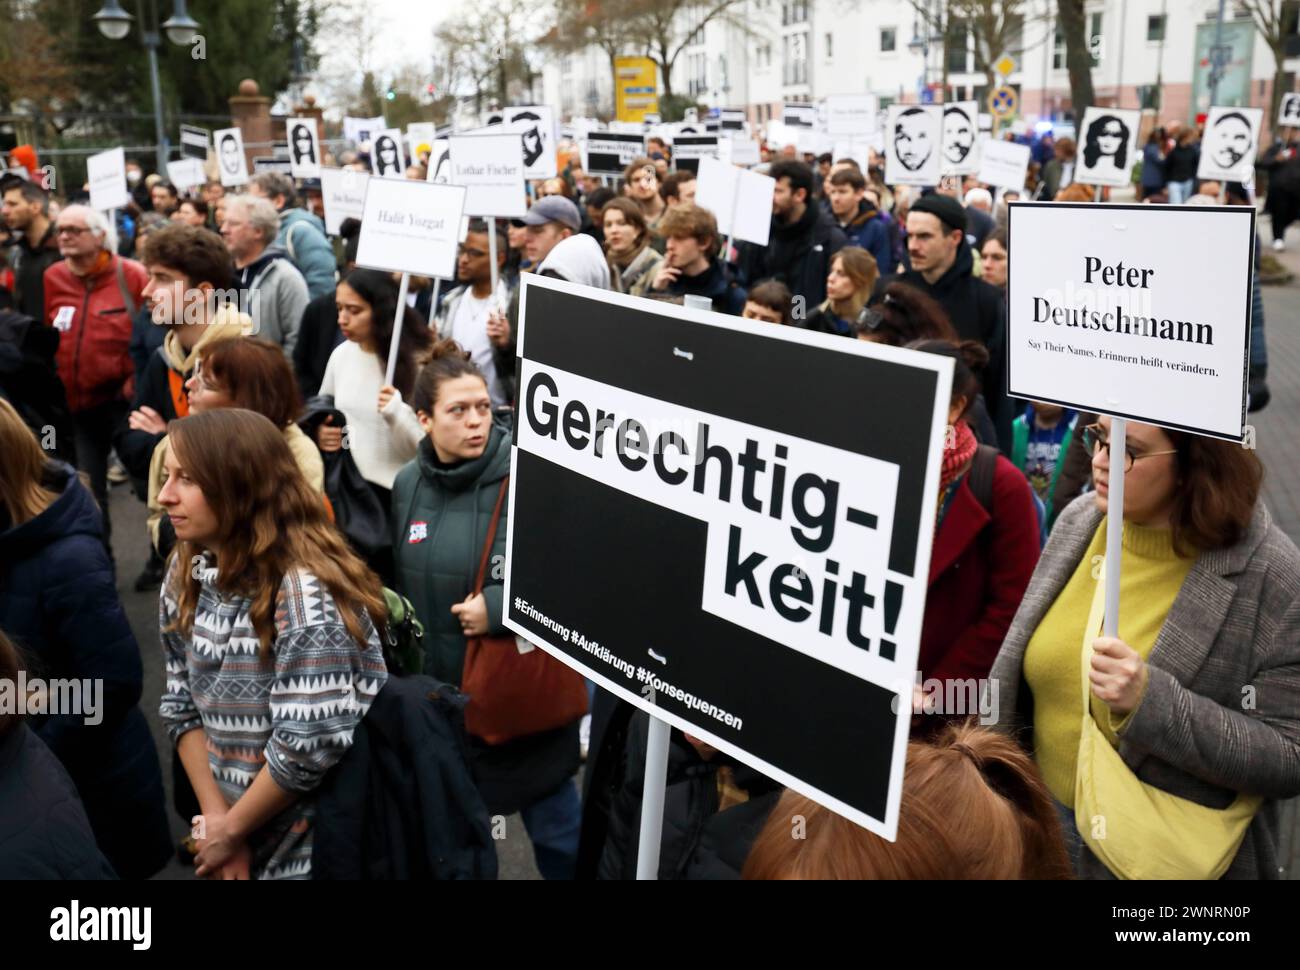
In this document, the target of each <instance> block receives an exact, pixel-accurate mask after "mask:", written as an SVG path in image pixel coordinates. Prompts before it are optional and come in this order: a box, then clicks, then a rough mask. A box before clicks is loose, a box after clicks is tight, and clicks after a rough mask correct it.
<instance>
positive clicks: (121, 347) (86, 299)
mask: <svg viewBox="0 0 1300 970" xmlns="http://www.w3.org/2000/svg"><path fill="white" fill-rule="evenodd" d="M118 263H121V266H122V278H123V280H124V282H125V284H126V285H125V289H126V292H127V294H129V295H130V297H131V300H132V301H133V302H134V303H135V308H136V310H139V309H140V307H141V305H142V304H143V302H144V297H143V296H142V295H141V291H143V290H144V285H145V283H146V282H147V280H148V279H149V274H148V272H147V271H146V270H145V268H144V267H143V266H141V265H140V264H139V263H137V262H136V261H135V260H132V259H123V258H122V257H120V256H117V255H114V256H112V258H111V259H110V260H109V262H108V264H107V265H106V266H105V267H104V269H103V270H102V271H100V272H99V273H97V274H94V275H92V276H89V277H81V276H77V275H76V274H75V273H73V272H72V270H71V268H69V266H68V262H67V260H63V261H61V262H58V263H55V264H54V265H53V266H51V267H50V268H49V269H47V270H46V271H45V322H46V323H47V324H48V325H50V326H57V327H58V329H59V330H61V331H62V333H61V334H60V337H59V350H58V353H57V354H56V356H55V364H56V366H57V367H58V371H59V377H60V379H62V381H63V386H64V388H65V389H66V390H67V392H68V410H70V411H73V412H76V411H85V410H87V409H88V408H93V407H96V406H98V405H100V404H106V403H108V402H109V401H113V400H117V399H120V398H123V397H125V396H126V394H125V392H126V390H127V387H126V384H127V382H128V381H129V380H130V378H131V377H132V375H133V374H134V373H135V368H134V366H133V365H132V363H131V355H130V354H129V353H128V347H129V346H130V343H131V323H132V314H131V312H130V310H129V309H128V308H127V305H126V300H125V299H124V298H123V295H122V289H123V287H122V286H121V285H119V283H118V276H117V264H118Z"/></svg>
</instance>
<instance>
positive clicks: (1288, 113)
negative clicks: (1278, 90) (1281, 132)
mask: <svg viewBox="0 0 1300 970" xmlns="http://www.w3.org/2000/svg"><path fill="white" fill-rule="evenodd" d="M1277 124H1278V127H1279V128H1300V94H1284V95H1282V105H1281V107H1279V108H1278V113H1277Z"/></svg>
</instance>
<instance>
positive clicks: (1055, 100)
mask: <svg viewBox="0 0 1300 970" xmlns="http://www.w3.org/2000/svg"><path fill="white" fill-rule="evenodd" d="M990 2H995V0H990ZM1276 2H1279V3H1280V4H1281V5H1282V8H1283V12H1284V15H1285V16H1284V21H1285V22H1286V23H1287V24H1288V26H1289V28H1290V32H1291V34H1292V37H1291V42H1290V44H1289V48H1288V53H1294V54H1295V56H1296V60H1295V61H1294V62H1292V61H1287V62H1285V66H1286V67H1287V68H1288V69H1294V68H1297V67H1300V36H1296V35H1295V29H1296V28H1295V23H1296V14H1297V8H1300V2H1297V0H1276ZM1016 6H1017V9H1018V11H1019V13H1020V14H1021V23H1020V24H1019V27H1018V29H1016V30H1014V31H1012V33H1011V36H1010V40H1009V43H1008V44H1007V50H1006V51H1005V53H1006V54H1008V55H1009V56H1010V57H1011V60H1012V61H1013V62H1014V65H1015V66H1014V70H1013V71H1012V73H1011V74H1010V75H1009V77H1008V78H1007V81H1008V83H1009V84H1010V86H1011V87H1012V88H1014V89H1015V90H1016V92H1017V94H1018V96H1019V117H1020V118H1021V119H1023V120H1025V121H1027V122H1030V123H1035V122H1039V121H1044V120H1052V121H1058V122H1060V121H1064V120H1068V119H1071V118H1072V117H1073V105H1072V103H1071V98H1070V80H1069V74H1068V72H1067V70H1066V57H1065V42H1064V37H1063V34H1062V32H1061V29H1060V24H1059V18H1058V16H1057V0H1023V2H1022V3H1018V4H1016ZM918 7H920V8H922V9H924V10H926V11H927V12H928V14H929V16H922V15H921V14H920V13H919V12H918ZM946 7H947V5H946V3H945V2H944V0H916V2H915V3H914V2H912V0H745V2H743V3H741V4H738V5H737V6H736V7H735V8H734V11H733V13H732V15H731V16H730V17H729V18H727V19H726V20H722V19H719V20H715V21H712V22H710V23H708V24H706V25H705V26H704V29H703V30H702V31H701V33H700V36H699V38H698V40H697V42H696V43H694V44H692V45H690V46H688V47H686V48H684V49H683V51H682V53H681V55H680V56H679V57H678V59H677V61H676V63H675V64H674V66H673V78H672V80H673V90H674V91H675V92H679V93H683V94H688V95H690V96H691V97H693V98H694V99H695V100H696V101H697V102H698V103H700V104H702V105H706V106H708V107H728V108H742V109H744V110H745V111H746V112H747V114H748V116H749V118H750V120H751V121H753V122H762V121H766V120H767V119H768V118H771V117H774V116H776V115H777V114H779V112H780V109H781V104H782V103H783V102H785V101H815V100H818V99H820V98H823V97H825V96H826V95H828V94H840V93H848V92H861V91H870V92H873V93H875V94H876V95H877V96H879V97H880V98H881V101H882V104H887V103H891V102H896V101H901V102H915V101H921V100H926V99H927V98H928V99H933V100H943V99H944V93H945V90H946V93H947V97H948V99H951V100H962V99H966V98H977V99H980V100H981V101H982V100H984V99H985V98H986V97H987V95H988V93H989V76H988V74H987V73H986V72H985V71H984V70H982V69H981V65H979V64H978V63H977V59H976V57H975V44H974V41H973V38H972V36H971V34H970V33H969V32H968V31H966V30H964V29H963V26H962V25H961V24H960V23H951V22H948V23H945V22H944V21H945V20H946ZM1217 8H1218V4H1217V0H1092V2H1088V3H1087V4H1086V7H1085V17H1086V29H1087V31H1088V35H1089V45H1090V51H1091V55H1092V60H1093V68H1092V79H1093V87H1094V92H1095V97H1096V101H1097V103H1098V104H1102V105H1107V106H1112V107H1124V108H1147V109H1150V111H1151V113H1152V116H1153V117H1155V116H1158V117H1159V118H1160V119H1161V120H1174V119H1179V120H1183V121H1193V120H1195V119H1196V117H1197V116H1198V115H1199V114H1203V113H1204V112H1205V110H1206V109H1207V108H1208V107H1209V98H1210V84H1209V74H1210V71H1211V59H1212V50H1211V49H1212V47H1213V45H1214V40H1215V27H1216V24H1215V15H1216V11H1217ZM689 24H690V21H684V25H689ZM940 25H942V26H940ZM687 29H689V27H687ZM945 36H946V39H947V41H946V43H945V39H944V38H945ZM1223 47H1224V48H1225V49H1226V51H1225V52H1226V55H1227V56H1226V64H1225V67H1224V70H1223V75H1222V78H1221V80H1220V82H1219V96H1218V101H1219V103H1221V104H1235V105H1256V106H1260V107H1264V108H1265V109H1267V108H1268V107H1269V106H1270V104H1271V97H1272V84H1273V76H1274V70H1275V65H1274V59H1273V54H1272V52H1271V50H1270V49H1269V46H1268V44H1267V43H1266V41H1265V39H1264V38H1263V36H1262V35H1261V34H1260V33H1259V32H1258V31H1257V30H1256V29H1255V26H1254V24H1253V22H1252V21H1251V19H1250V17H1249V15H1248V14H1246V13H1245V12H1244V11H1243V10H1240V9H1238V8H1237V5H1236V4H1234V3H1232V2H1229V3H1228V4H1227V16H1226V19H1225V22H1224V25H1223ZM945 82H946V85H947V87H946V89H945V87H944V84H945ZM543 88H544V90H545V92H546V95H547V98H548V100H549V101H550V103H552V104H558V105H560V106H561V111H562V113H563V114H564V115H565V116H587V117H609V116H610V115H612V113H613V86H612V81H611V71H610V66H609V60H608V57H607V55H606V54H605V53H604V52H603V51H600V50H599V49H596V48H593V49H592V50H591V51H588V52H584V53H583V54H578V55H572V56H570V57H565V58H556V59H554V62H553V63H550V64H548V65H547V67H546V69H545V72H544V77H543ZM1286 89H1287V90H1293V89H1294V74H1288V76H1287V82H1286Z"/></svg>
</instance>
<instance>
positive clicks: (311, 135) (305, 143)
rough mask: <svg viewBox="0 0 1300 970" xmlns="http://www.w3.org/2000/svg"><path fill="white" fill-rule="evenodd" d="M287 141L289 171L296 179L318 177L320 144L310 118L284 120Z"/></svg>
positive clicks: (313, 122)
mask: <svg viewBox="0 0 1300 970" xmlns="http://www.w3.org/2000/svg"><path fill="white" fill-rule="evenodd" d="M285 135H286V137H287V138H288V141H289V171H290V174H292V175H293V177H294V178H296V179H314V178H320V144H319V142H318V140H317V137H316V122H315V120H314V119H312V118H290V119H289V120H288V121H286V122H285Z"/></svg>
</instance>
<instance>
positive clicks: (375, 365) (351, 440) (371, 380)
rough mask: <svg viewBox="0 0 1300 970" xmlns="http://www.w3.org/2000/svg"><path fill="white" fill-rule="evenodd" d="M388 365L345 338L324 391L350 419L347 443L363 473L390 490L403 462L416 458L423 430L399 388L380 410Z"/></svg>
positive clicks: (332, 359)
mask: <svg viewBox="0 0 1300 970" xmlns="http://www.w3.org/2000/svg"><path fill="white" fill-rule="evenodd" d="M384 364H385V362H384V361H382V360H380V359H379V357H378V356H377V355H375V354H372V353H368V352H367V351H364V350H362V349H361V345H360V344H357V343H354V342H353V341H351V340H346V341H344V342H343V343H341V344H339V345H338V346H337V347H335V348H334V352H333V353H332V354H330V360H329V363H328V364H327V365H325V378H324V380H322V381H321V385H320V393H321V394H330V395H332V396H333V397H334V406H335V407H336V408H338V409H339V410H340V411H342V412H343V414H344V415H345V416H346V417H347V419H348V433H347V438H346V440H347V446H348V450H349V451H351V452H352V459H353V460H354V461H355V462H356V463H357V469H358V470H359V471H360V472H361V476H362V477H363V478H364V479H365V480H366V481H368V482H373V483H374V484H376V485H379V486H381V487H383V488H392V487H393V479H394V478H396V477H397V473H398V472H399V471H401V469H402V466H403V465H405V464H406V463H407V462H408V461H410V460H411V459H412V458H414V457H415V453H416V450H417V448H418V447H419V444H420V439H421V438H422V437H423V436H424V429H423V428H421V427H420V422H419V420H418V419H417V418H416V416H415V412H414V411H412V410H411V406H410V405H409V404H406V403H404V402H403V401H402V395H401V392H400V391H399V392H398V393H397V394H396V395H395V396H394V398H393V399H392V400H391V401H389V402H388V407H386V408H385V409H384V410H383V411H382V412H381V411H380V410H379V389H380V388H381V387H383V386H384Z"/></svg>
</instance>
